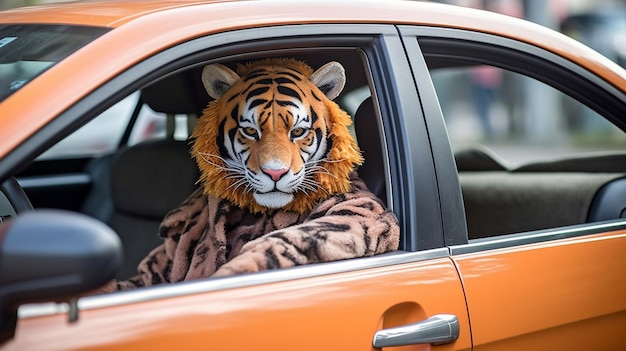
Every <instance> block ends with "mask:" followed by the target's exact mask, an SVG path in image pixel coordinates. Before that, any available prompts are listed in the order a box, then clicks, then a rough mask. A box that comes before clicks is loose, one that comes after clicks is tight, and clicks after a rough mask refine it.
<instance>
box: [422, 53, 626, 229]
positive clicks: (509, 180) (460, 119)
mask: <svg viewBox="0 0 626 351" xmlns="http://www.w3.org/2000/svg"><path fill="white" fill-rule="evenodd" d="M431 74H432V78H433V83H434V86H435V89H436V92H437V95H438V98H439V101H440V105H441V108H442V112H443V115H444V119H445V122H446V126H447V129H448V133H449V138H450V141H451V144H452V147H453V151H454V155H455V160H456V163H457V169H458V173H459V182H460V184H461V190H462V195H463V201H464V206H465V213H466V219H467V227H468V234H469V239H477V238H484V237H490V236H494V235H501V234H511V233H520V232H527V231H533V230H543V229H550V228H556V227H562V226H568V225H579V224H584V223H589V222H594V221H604V220H612V219H619V218H622V217H624V213H623V211H622V208H623V207H622V206H621V204H622V203H623V201H620V200H619V198H623V196H622V195H624V194H622V193H621V192H620V189H621V186H622V185H621V183H623V177H624V175H625V174H626V169H624V167H622V166H621V165H623V164H624V162H623V161H624V156H625V155H626V154H624V152H623V150H624V148H625V147H626V136H625V135H624V132H623V131H622V130H620V129H619V128H617V127H616V126H614V125H612V124H611V123H610V122H609V121H608V120H606V119H605V118H604V117H602V116H601V115H599V114H597V113H595V112H594V111H592V110H591V109H589V108H588V107H586V106H584V105H583V104H581V103H580V102H578V101H576V100H574V99H572V98H571V97H568V96H566V95H565V94H563V93H562V92H560V91H558V90H557V89H554V88H552V87H550V86H548V85H545V84H543V83H541V82H539V81H537V80H535V79H532V78H529V77H526V76H523V75H520V74H517V73H513V72H510V71H507V70H503V69H500V68H496V67H492V66H483V65H479V66H463V67H448V68H437V69H433V70H432V71H431ZM616 186H617V188H618V189H617V191H613V190H612V189H614V187H616ZM607 189H609V190H607ZM620 194H622V195H620ZM616 199H618V200H617V202H616ZM494 219H495V220H494Z"/></svg>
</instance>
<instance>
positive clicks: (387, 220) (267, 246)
mask: <svg viewBox="0 0 626 351" xmlns="http://www.w3.org/2000/svg"><path fill="white" fill-rule="evenodd" d="M398 245H399V226H398V220H397V219H396V217H395V215H394V214H393V213H392V212H391V211H389V210H387V209H386V208H385V207H384V205H383V204H382V202H381V201H380V200H379V199H378V198H376V196H375V195H374V194H372V193H371V192H369V190H367V188H366V187H365V184H364V183H363V182H362V181H361V180H360V179H358V178H356V177H355V178H353V190H352V192H350V193H346V194H340V195H336V196H333V197H331V198H329V199H327V200H325V201H323V202H322V203H320V204H319V205H318V206H317V207H316V208H315V209H314V210H313V211H312V212H311V214H310V215H309V216H308V217H307V218H306V220H305V221H304V222H303V223H301V224H298V225H294V226H290V227H287V228H284V229H280V230H276V231H273V232H271V233H268V234H266V235H264V236H262V237H260V238H257V239H255V240H252V241H250V242H248V243H247V244H246V245H244V246H243V248H242V249H241V251H240V253H239V254H238V255H237V256H236V257H234V258H233V259H231V260H230V261H228V262H227V263H225V264H224V265H223V266H221V267H220V268H219V269H218V270H217V272H215V274H213V277H219V276H227V275H233V274H239V273H247V272H257V271H262V270H267V269H276V268H286V267H293V266H297V265H303V264H310V263H317V262H329V261H336V260H343V259H348V258H356V257H366V256H372V255H375V254H381V253H384V252H389V251H393V250H397V249H398Z"/></svg>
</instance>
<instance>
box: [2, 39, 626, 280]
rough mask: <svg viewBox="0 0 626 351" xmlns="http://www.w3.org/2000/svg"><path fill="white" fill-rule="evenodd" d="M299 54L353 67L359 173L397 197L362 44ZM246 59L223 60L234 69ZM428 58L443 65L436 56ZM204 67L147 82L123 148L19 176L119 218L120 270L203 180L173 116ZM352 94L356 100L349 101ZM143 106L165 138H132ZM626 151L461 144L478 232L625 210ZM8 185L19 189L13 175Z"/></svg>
mask: <svg viewBox="0 0 626 351" xmlns="http://www.w3.org/2000/svg"><path fill="white" fill-rule="evenodd" d="M290 56H292V57H297V58H299V59H303V60H305V61H306V62H308V63H309V64H310V65H311V66H312V67H319V66H321V65H323V64H325V63H326V62H328V61H329V57H331V58H332V60H335V61H338V62H340V63H342V64H343V66H344V67H345V68H346V74H347V85H346V87H345V88H344V92H343V93H342V95H341V96H340V97H338V98H337V99H336V101H337V102H339V103H340V105H342V107H343V108H344V109H346V110H347V111H348V112H349V114H351V115H352V116H353V118H354V127H355V130H354V132H355V134H356V136H357V140H359V141H363V140H366V141H367V142H360V143H359V145H360V147H361V148H362V151H363V153H364V157H365V163H364V164H363V165H362V166H361V167H360V168H359V169H358V172H359V175H360V177H361V178H362V179H363V180H364V181H365V182H366V184H367V185H368V187H370V189H371V190H372V191H373V192H374V193H375V194H377V195H378V196H379V197H380V198H381V199H382V200H383V201H386V202H388V203H389V199H388V198H387V194H388V191H387V189H388V188H387V187H388V186H389V184H386V182H387V180H386V177H385V176H384V175H382V174H381V171H380V170H381V169H385V165H386V164H387V160H386V157H387V156H386V155H387V151H386V148H385V147H384V145H385V144H384V142H382V141H381V140H384V139H383V138H384V135H383V132H382V128H381V123H382V122H381V118H380V116H379V113H378V112H377V110H376V107H375V102H374V101H373V99H372V97H371V92H370V90H369V89H368V86H369V79H368V70H367V69H366V67H365V64H364V60H363V58H362V56H361V55H360V53H359V52H357V51H347V50H346V51H333V52H332V55H329V54H328V53H316V54H302V53H297V54H296V55H290ZM239 62H241V61H232V62H228V61H225V62H221V63H223V64H226V65H227V66H230V68H231V69H235V66H236V64H237V63H239ZM429 64H431V65H433V67H437V63H436V62H432V61H431V62H429ZM201 69H202V66H194V67H191V68H189V69H187V70H184V71H178V72H175V73H174V74H172V75H170V76H167V77H164V78H163V79H161V80H159V81H156V82H153V83H152V84H150V85H148V86H145V87H144V88H143V89H141V92H140V98H139V99H138V102H137V106H136V108H135V109H134V111H133V114H132V116H131V118H130V120H129V123H128V126H127V127H126V130H125V131H124V133H123V136H122V138H121V141H120V143H119V148H118V149H117V150H116V151H114V152H112V153H107V154H104V155H97V156H95V157H77V158H67V159H56V160H38V161H36V162H34V163H33V164H31V165H30V166H29V167H27V168H26V169H25V170H24V171H23V172H22V173H21V174H19V175H18V177H17V178H18V180H19V182H20V185H21V187H22V188H24V191H25V192H26V194H27V195H28V198H29V199H30V201H31V202H32V205H33V207H35V208H42V207H56V208H65V209H70V210H74V211H79V212H83V213H86V214H89V215H90V216H93V217H95V218H98V219H100V220H102V221H103V222H105V223H107V224H108V225H109V226H111V227H112V228H113V229H114V230H115V231H116V232H117V233H118V235H119V236H120V238H121V239H122V243H123V248H124V257H125V261H124V265H123V267H122V268H121V270H120V271H119V273H118V275H117V278H119V279H125V278H129V277H131V276H133V275H135V273H136V267H137V264H138V263H139V261H140V260H141V259H142V258H143V257H145V256H146V255H147V254H148V253H149V252H150V251H151V250H152V249H153V248H155V247H156V246H157V245H159V243H160V238H159V237H158V225H159V223H160V221H161V219H162V218H163V217H164V216H165V214H166V213H167V212H168V211H170V210H172V209H174V208H176V207H177V206H178V205H179V204H180V203H181V202H182V201H183V200H184V199H185V198H186V197H187V196H188V195H189V194H190V193H192V192H193V190H194V189H195V188H196V187H197V186H198V185H197V183H196V181H197V179H198V170H197V167H196V165H195V162H194V161H193V160H192V159H191V157H190V156H189V142H188V141H186V140H177V139H176V138H174V135H175V134H176V133H177V131H176V128H178V127H177V124H176V123H175V122H174V116H184V117H185V118H186V119H187V126H188V127H187V128H188V129H187V130H191V129H192V128H193V125H194V122H195V120H196V119H197V118H198V116H201V115H202V110H203V109H204V108H205V107H206V105H207V103H208V100H209V98H208V96H207V95H206V93H205V90H204V88H203V86H202V83H201V80H200V77H201V74H200V72H201ZM356 92H360V93H359V94H356ZM363 92H365V93H363ZM355 96H356V97H355ZM350 99H352V100H355V101H356V103H354V102H352V103H348V102H349V101H350ZM144 105H145V106H147V107H149V108H150V109H151V110H152V111H154V112H157V113H160V114H162V115H164V116H165V119H166V123H164V124H165V129H166V132H165V137H164V138H160V139H156V140H150V139H149V140H145V141H142V142H140V143H137V144H133V145H129V143H128V137H129V135H130V133H131V131H132V129H133V127H134V126H135V122H136V119H137V115H138V114H139V111H140V110H141V109H142V108H144ZM374 140H378V141H379V142H378V143H376V142H372V141H374ZM625 157H626V155H623V154H602V155H595V156H584V157H574V158H568V159H559V160H555V161H553V162H536V163H529V164H524V165H521V166H516V167H511V166H509V165H507V164H505V163H503V162H502V161H501V160H500V159H499V158H498V156H496V155H495V154H494V153H493V152H491V150H489V149H488V148H485V147H480V146H479V147H471V148H465V149H462V150H456V151H455V159H456V165H457V169H458V174H459V179H460V184H461V188H462V194H463V199H464V205H465V212H466V219H467V226H468V233H469V239H478V238H486V237H491V236H495V235H502V234H509V233H519V232H526V231H532V230H541V229H547V228H554V227H560V226H566V225H574V224H582V223H588V222H595V221H603V220H611V219H618V218H624V217H626V210H625V209H626V162H624V161H625ZM68 180H69V181H68ZM18 188H19V187H18ZM3 191H4V192H5V193H6V192H7V191H11V189H8V188H7V186H6V183H5V189H3ZM0 209H1V208H0ZM9 215H10V214H9ZM494 218H497V220H494ZM401 247H402V246H401Z"/></svg>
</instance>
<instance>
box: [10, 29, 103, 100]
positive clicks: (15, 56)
mask: <svg viewBox="0 0 626 351" xmlns="http://www.w3.org/2000/svg"><path fill="white" fill-rule="evenodd" d="M106 31H107V29H106V28H95V27H79V26H64V25H33V24H24V25H22V24H20V25H0V102H2V101H3V100H4V99H6V98H7V97H8V96H10V95H11V94H13V93H14V92H16V91H17V90H19V89H20V88H22V87H23V86H24V85H26V84H28V82H30V81H31V80H32V79H33V78H35V77H37V76H38V75H40V74H41V73H43V72H44V71H45V70H47V69H48V68H50V67H52V66H53V65H54V64H56V63H58V62H59V61H61V60H63V59H64V58H66V57H68V56H69V55H70V54H71V53H73V52H75V51H76V50H78V49H80V48H81V47H83V46H85V45H86V44H87V43H89V42H90V41H92V40H93V39H95V38H96V37H98V36H99V35H101V34H103V33H104V32H106Z"/></svg>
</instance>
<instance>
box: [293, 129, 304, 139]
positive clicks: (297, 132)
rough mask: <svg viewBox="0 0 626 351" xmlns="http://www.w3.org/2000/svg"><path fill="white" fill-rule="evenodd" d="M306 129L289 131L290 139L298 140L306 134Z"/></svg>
mask: <svg viewBox="0 0 626 351" xmlns="http://www.w3.org/2000/svg"><path fill="white" fill-rule="evenodd" d="M306 131H307V129H306V128H294V129H292V130H291V138H299V137H301V136H303V135H304V134H305V133H306Z"/></svg>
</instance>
